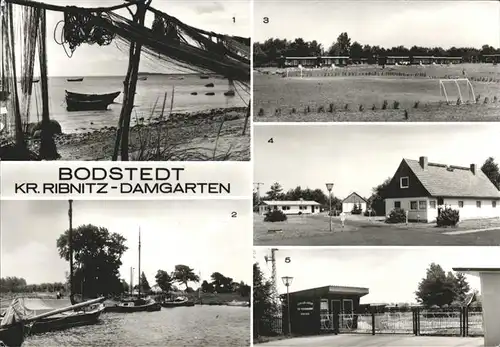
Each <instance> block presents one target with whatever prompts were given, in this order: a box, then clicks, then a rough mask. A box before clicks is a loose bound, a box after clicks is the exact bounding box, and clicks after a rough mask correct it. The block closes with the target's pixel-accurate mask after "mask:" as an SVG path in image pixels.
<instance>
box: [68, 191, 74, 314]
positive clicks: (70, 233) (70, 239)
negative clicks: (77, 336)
mask: <svg viewBox="0 0 500 347" xmlns="http://www.w3.org/2000/svg"><path fill="white" fill-rule="evenodd" d="M68 216H69V230H68V249H69V299H70V301H71V304H72V305H74V304H75V299H74V297H73V200H69V210H68Z"/></svg>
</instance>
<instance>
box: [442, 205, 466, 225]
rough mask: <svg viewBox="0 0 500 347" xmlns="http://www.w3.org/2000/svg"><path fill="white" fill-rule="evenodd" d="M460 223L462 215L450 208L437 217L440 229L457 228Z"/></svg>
mask: <svg viewBox="0 0 500 347" xmlns="http://www.w3.org/2000/svg"><path fill="white" fill-rule="evenodd" d="M459 221H460V213H459V211H458V210H454V209H452V208H450V207H447V208H445V209H444V210H442V211H441V213H440V214H439V216H438V217H437V226H438V227H443V226H444V227H447V226H455V225H457V224H458V222H459Z"/></svg>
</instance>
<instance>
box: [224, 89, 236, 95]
mask: <svg viewBox="0 0 500 347" xmlns="http://www.w3.org/2000/svg"><path fill="white" fill-rule="evenodd" d="M224 95H225V96H234V95H235V93H234V90H228V91H227V92H224Z"/></svg>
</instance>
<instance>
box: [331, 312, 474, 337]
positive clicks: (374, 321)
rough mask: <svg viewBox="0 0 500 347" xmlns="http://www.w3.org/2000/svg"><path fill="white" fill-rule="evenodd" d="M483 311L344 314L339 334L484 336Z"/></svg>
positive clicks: (340, 322) (340, 321)
mask: <svg viewBox="0 0 500 347" xmlns="http://www.w3.org/2000/svg"><path fill="white" fill-rule="evenodd" d="M482 324H483V320H482V312H481V311H479V310H474V309H469V308H466V307H463V308H454V309H446V310H444V309H440V310H434V309H421V308H414V309H412V310H411V311H409V312H397V311H396V312H394V311H393V312H384V313H362V314H348V315H346V314H340V315H339V323H338V326H339V329H338V331H339V332H341V333H342V332H349V333H368V334H372V335H375V334H414V335H417V336H419V335H422V336H424V335H427V336H431V335H434V336H464V337H465V336H482V335H483V327H482Z"/></svg>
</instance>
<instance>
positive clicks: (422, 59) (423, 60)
mask: <svg viewBox="0 0 500 347" xmlns="http://www.w3.org/2000/svg"><path fill="white" fill-rule="evenodd" d="M433 62H434V57H432V56H418V55H416V56H413V57H411V63H412V64H425V65H430V64H432V63H433Z"/></svg>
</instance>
